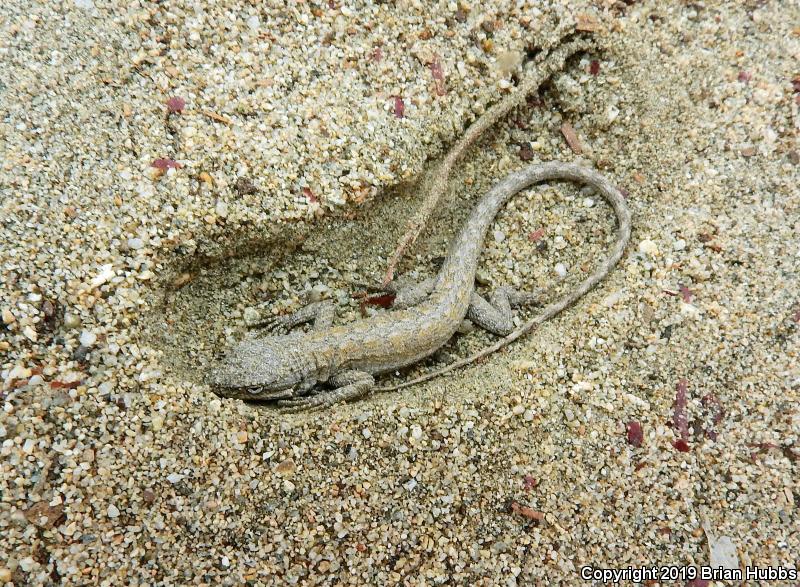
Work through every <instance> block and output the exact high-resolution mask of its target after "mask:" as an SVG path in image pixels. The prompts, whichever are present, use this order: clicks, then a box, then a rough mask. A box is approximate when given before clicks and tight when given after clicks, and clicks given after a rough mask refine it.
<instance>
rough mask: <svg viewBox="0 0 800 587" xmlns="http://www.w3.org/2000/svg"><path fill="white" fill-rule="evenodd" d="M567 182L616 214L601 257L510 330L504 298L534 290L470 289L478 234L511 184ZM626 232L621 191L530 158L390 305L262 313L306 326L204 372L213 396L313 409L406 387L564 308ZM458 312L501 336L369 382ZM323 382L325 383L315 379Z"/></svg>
mask: <svg viewBox="0 0 800 587" xmlns="http://www.w3.org/2000/svg"><path fill="white" fill-rule="evenodd" d="M551 180H570V181H576V182H580V183H584V184H587V185H589V186H592V187H593V188H595V189H596V190H597V191H598V192H600V194H602V196H603V197H604V198H605V199H606V200H607V201H608V203H609V204H610V205H611V207H612V208H613V210H614V212H615V214H616V218H617V235H616V239H615V242H614V244H613V245H612V247H611V250H610V252H609V253H608V255H607V256H606V257H605V258H604V259H603V260H602V261H601V263H600V264H599V265H598V266H597V268H596V269H595V270H594V272H593V273H592V274H591V275H589V276H588V277H587V278H585V279H584V280H583V281H582V282H581V283H579V284H578V285H577V286H576V287H575V288H574V289H573V290H572V291H570V292H568V293H566V294H565V295H563V296H562V297H561V298H559V299H558V300H556V301H554V302H552V303H550V304H548V305H547V306H545V307H544V308H543V309H542V310H541V311H540V312H539V313H538V314H537V315H536V316H534V317H533V318H531V319H530V320H528V321H527V322H525V323H523V324H522V325H521V326H518V327H517V328H514V323H513V316H512V312H511V308H512V306H518V305H521V304H524V303H530V302H531V301H532V299H533V298H536V297H537V295H536V294H526V293H521V292H516V291H515V290H512V289H510V288H507V287H500V288H498V289H497V290H495V291H494V292H493V293H492V295H491V296H490V299H489V300H487V299H485V298H484V297H482V296H481V295H479V294H478V293H477V292H476V291H475V272H476V270H477V266H478V259H479V256H480V253H481V251H482V249H483V242H484V238H485V236H486V233H487V231H488V229H489V227H490V226H491V223H492V222H493V220H494V217H495V215H496V214H497V213H498V211H499V210H500V209H501V208H502V206H503V205H504V204H505V203H506V202H507V201H508V200H509V199H510V198H511V197H512V196H513V195H514V194H516V193H517V192H519V191H520V190H522V189H524V188H526V187H528V186H530V185H532V184H536V183H539V182H543V181H551ZM630 234H631V214H630V210H629V208H628V206H627V204H626V202H625V198H624V197H623V195H622V193H621V192H620V191H619V189H617V188H616V187H615V186H614V184H612V183H611V182H610V181H609V180H608V179H607V178H606V177H604V176H603V175H601V174H600V173H598V172H597V171H594V170H593V169H590V168H588V167H585V166H582V165H579V164H575V163H565V162H558V161H553V162H548V163H542V164H534V165H530V166H528V167H524V168H523V169H521V170H518V171H515V172H512V173H510V174H509V175H507V176H506V177H504V178H503V179H501V180H500V181H499V182H498V183H496V184H495V185H494V187H492V188H491V189H490V190H489V191H488V192H487V193H486V194H485V195H484V196H483V197H482V198H481V199H480V200H479V202H478V203H477V204H476V205H475V207H474V208H473V210H472V212H471V214H470V216H469V218H468V219H467V221H466V222H465V223H464V225H463V226H462V228H461V230H460V232H459V233H458V235H457V236H456V237H455V238H454V239H453V240H452V242H451V243H450V247H449V251H448V254H447V256H446V257H445V260H444V262H443V264H442V266H441V268H440V270H439V272H438V274H437V275H436V276H435V277H434V278H433V279H429V280H426V281H423V282H422V283H420V284H417V285H416V286H407V287H405V288H403V289H401V290H399V291H398V293H397V298H396V300H395V304H394V308H397V309H393V310H392V311H389V312H386V313H381V314H377V315H373V316H371V317H369V318H364V319H361V320H356V321H354V322H352V323H349V324H343V325H333V324H332V323H333V318H334V306H333V302H332V301H330V300H329V301H322V302H312V303H311V304H309V305H307V306H305V307H304V308H302V309H301V310H299V311H298V312H296V313H294V314H290V315H285V316H276V317H273V318H270V319H268V320H267V321H266V322H265V325H266V326H267V327H270V328H280V327H283V328H287V329H291V328H292V327H294V326H296V325H298V324H301V323H304V322H310V321H312V320H313V321H314V325H313V328H312V329H311V330H309V331H308V332H302V331H293V332H291V331H290V332H288V334H280V335H269V336H260V337H256V338H249V339H245V340H243V341H241V342H240V343H238V344H236V345H234V346H233V347H232V348H231V349H229V351H228V353H227V355H226V357H225V359H224V360H223V362H222V363H221V364H219V365H217V366H216V367H214V368H213V369H212V370H211V373H210V376H209V380H210V382H211V383H212V384H213V385H215V386H216V387H217V388H218V390H217V393H218V394H219V395H222V396H225V397H235V398H242V399H248V400H276V401H277V403H278V405H279V406H280V407H282V408H284V409H285V411H288V412H296V411H302V410H308V409H321V408H325V407H329V406H332V405H333V404H336V403H339V402H343V401H352V400H355V399H358V398H361V397H363V396H365V395H367V394H369V393H371V392H373V391H391V390H394V389H399V388H401V387H406V386H407V385H413V384H415V383H418V382H420V381H424V380H427V379H430V378H432V377H435V376H437V375H439V374H441V373H444V372H447V371H450V370H452V369H454V368H456V367H459V366H462V365H465V364H467V363H469V362H472V361H473V360H475V359H476V358H478V357H480V356H485V355H486V354H489V353H490V352H494V351H496V350H498V349H500V348H502V347H503V346H506V345H507V344H509V343H511V342H512V341H514V340H516V339H518V338H519V337H521V336H523V335H525V334H526V333H528V332H530V331H531V330H533V329H534V328H535V327H536V326H537V325H538V324H540V323H541V322H544V321H545V320H547V319H549V318H551V317H553V316H555V315H556V314H558V313H559V312H560V311H562V310H563V309H564V308H566V307H568V306H570V305H571V304H573V303H574V302H576V301H577V300H578V299H579V298H580V297H582V296H583V295H584V294H585V293H586V292H588V291H589V290H590V289H592V288H593V287H594V286H595V285H596V284H597V283H599V282H600V281H601V280H602V279H603V278H605V277H606V276H607V275H608V274H609V273H610V271H611V269H612V268H613V267H614V265H615V264H616V263H617V261H619V259H620V258H621V257H622V255H623V253H624V251H625V247H626V245H627V243H628V240H629V239H630ZM465 317H467V318H469V319H470V320H472V321H473V322H474V323H475V324H477V325H478V326H480V327H482V328H484V329H486V330H489V331H490V332H492V333H494V334H497V335H500V336H503V337H504V338H502V339H500V340H499V341H497V342H496V343H495V344H493V345H491V346H489V347H488V348H487V349H484V350H483V351H480V352H478V353H477V354H476V355H473V356H472V357H468V358H467V359H463V360H461V361H457V362H456V363H454V364H451V365H448V366H447V367H445V368H443V369H440V370H439V371H437V372H434V373H431V374H428V375H425V376H422V377H420V378H418V379H416V380H414V381H410V382H408V383H406V384H403V385H400V386H394V387H383V388H378V387H376V385H375V376H376V375H379V374H381V373H386V372H390V371H394V370H396V369H398V368H400V367H404V366H407V365H410V364H413V363H415V362H417V361H419V360H421V359H423V358H424V357H427V356H429V355H431V354H433V353H435V352H436V351H437V350H438V349H439V348H441V347H442V346H443V345H444V344H445V343H446V342H447V341H448V340H449V339H450V337H452V336H453V334H455V332H456V331H457V330H458V328H459V327H460V325H461V323H462V321H463V320H464V318H465ZM326 383H327V384H329V385H330V389H325V388H324V387H323V385H324V384H326Z"/></svg>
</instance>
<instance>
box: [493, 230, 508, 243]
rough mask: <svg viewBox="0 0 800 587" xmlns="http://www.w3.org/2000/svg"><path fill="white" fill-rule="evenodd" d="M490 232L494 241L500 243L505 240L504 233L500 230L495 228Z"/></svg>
mask: <svg viewBox="0 0 800 587" xmlns="http://www.w3.org/2000/svg"><path fill="white" fill-rule="evenodd" d="M492 234H493V235H494V242H496V243H502V242H503V241H504V240H506V235H505V233H504V232H503V231H502V230H495V231H494V232H493V233H492Z"/></svg>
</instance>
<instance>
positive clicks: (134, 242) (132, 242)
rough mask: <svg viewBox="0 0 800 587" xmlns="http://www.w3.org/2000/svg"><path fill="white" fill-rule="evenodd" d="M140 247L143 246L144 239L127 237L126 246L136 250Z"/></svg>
mask: <svg viewBox="0 0 800 587" xmlns="http://www.w3.org/2000/svg"><path fill="white" fill-rule="evenodd" d="M142 247H144V241H143V240H142V239H140V238H136V237H134V238H129V239H128V248H130V249H132V250H134V251H138V250H139V249H141V248H142Z"/></svg>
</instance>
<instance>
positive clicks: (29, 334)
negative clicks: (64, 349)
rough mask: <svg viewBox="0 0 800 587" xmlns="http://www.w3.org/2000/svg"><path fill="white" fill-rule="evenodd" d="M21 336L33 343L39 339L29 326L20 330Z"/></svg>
mask: <svg viewBox="0 0 800 587" xmlns="http://www.w3.org/2000/svg"><path fill="white" fill-rule="evenodd" d="M22 334H24V335H25V338H27V339H29V340H31V341H33V342H36V341H37V339H38V338H39V335H38V334H36V331H35V330H34V329H33V328H32V327H30V326H26V327H25V328H23V329H22Z"/></svg>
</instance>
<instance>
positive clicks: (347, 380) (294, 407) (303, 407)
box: [278, 371, 375, 414]
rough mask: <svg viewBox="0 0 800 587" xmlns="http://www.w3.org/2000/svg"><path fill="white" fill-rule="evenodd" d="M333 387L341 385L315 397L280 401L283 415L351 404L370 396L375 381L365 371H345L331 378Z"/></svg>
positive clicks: (279, 404)
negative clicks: (341, 403)
mask: <svg viewBox="0 0 800 587" xmlns="http://www.w3.org/2000/svg"><path fill="white" fill-rule="evenodd" d="M331 383H332V384H333V385H340V386H341V387H336V388H335V389H331V390H329V391H321V392H319V393H316V394H314V395H309V396H306V397H298V398H293V399H284V400H279V401H278V406H279V407H280V408H281V413H283V414H293V413H297V412H305V411H311V410H322V409H325V408H329V407H331V406H333V405H334V404H338V403H340V402H349V401H353V400H356V399H359V398H361V397H364V396H365V395H366V394H368V393H369V392H370V391H371V390H372V388H373V387H374V386H375V379H374V378H373V377H372V375H370V374H369V373H365V372H363V371H345V372H344V373H341V374H339V375H336V376H335V377H333V378H331Z"/></svg>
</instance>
